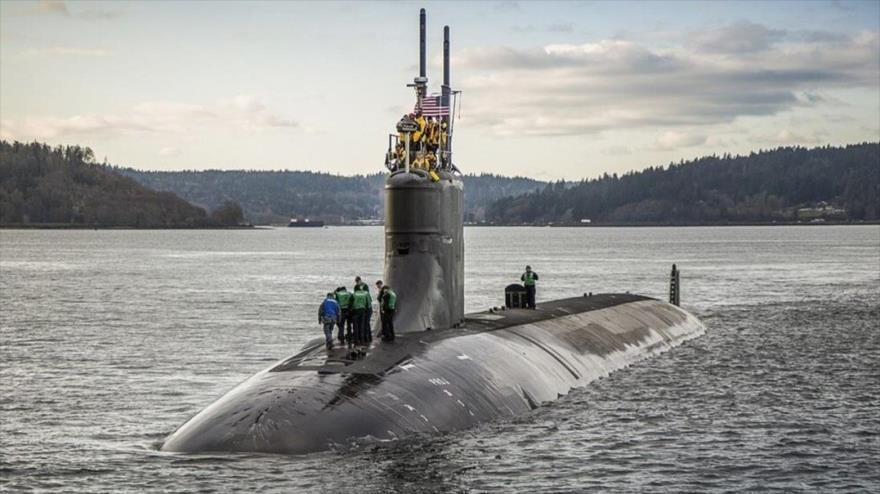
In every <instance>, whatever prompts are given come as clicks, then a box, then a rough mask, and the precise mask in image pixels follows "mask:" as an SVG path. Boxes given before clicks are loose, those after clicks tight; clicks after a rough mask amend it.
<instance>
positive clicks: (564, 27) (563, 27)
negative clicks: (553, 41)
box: [512, 22, 574, 33]
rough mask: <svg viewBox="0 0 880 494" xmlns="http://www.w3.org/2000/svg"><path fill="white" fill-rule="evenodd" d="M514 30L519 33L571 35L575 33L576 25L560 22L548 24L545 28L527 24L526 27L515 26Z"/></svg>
mask: <svg viewBox="0 0 880 494" xmlns="http://www.w3.org/2000/svg"><path fill="white" fill-rule="evenodd" d="M512 29H513V31H515V32H518V33H535V32H539V31H546V32H549V33H570V32H572V31H574V24H572V23H570V22H558V23H555V24H548V25H546V26H544V27H536V26H535V25H534V24H527V25H525V26H513V28H512Z"/></svg>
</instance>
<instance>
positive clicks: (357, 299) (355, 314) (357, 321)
mask: <svg viewBox="0 0 880 494" xmlns="http://www.w3.org/2000/svg"><path fill="white" fill-rule="evenodd" d="M358 279H360V278H358ZM372 305H373V301H372V300H370V292H369V291H367V285H366V283H360V284H358V285H357V286H355V289H354V295H353V296H352V303H351V307H352V310H351V314H352V318H353V319H354V343H355V344H357V345H362V344H364V343H366V342H367V341H369V338H368V337H367V331H368V329H367V328H368V327H369V326H368V325H367V321H366V319H367V311H368V309H369V308H370V306H372Z"/></svg>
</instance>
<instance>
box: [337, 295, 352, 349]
mask: <svg viewBox="0 0 880 494" xmlns="http://www.w3.org/2000/svg"><path fill="white" fill-rule="evenodd" d="M334 293H335V294H336V301H337V302H338V303H339V335H338V337H339V338H338V339H339V342H340V343H345V341H346V340H348V341H351V339H352V334H351V329H352V316H351V292H349V291H348V290H347V289H346V288H345V287H344V286H341V287H339V288H337V289H336V291H335V292H334Z"/></svg>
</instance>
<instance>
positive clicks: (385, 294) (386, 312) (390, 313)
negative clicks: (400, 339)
mask: <svg viewBox="0 0 880 494" xmlns="http://www.w3.org/2000/svg"><path fill="white" fill-rule="evenodd" d="M379 300H380V302H379V310H380V311H381V314H382V339H383V340H384V341H394V312H395V311H396V310H397V294H396V293H394V290H393V289H392V288H391V287H390V286H388V285H385V286H383V287H382V292H381V294H380V295H379Z"/></svg>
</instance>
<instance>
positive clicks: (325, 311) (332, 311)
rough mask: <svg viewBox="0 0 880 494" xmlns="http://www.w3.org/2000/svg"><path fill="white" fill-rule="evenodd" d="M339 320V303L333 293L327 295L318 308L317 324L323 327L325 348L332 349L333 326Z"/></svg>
mask: <svg viewBox="0 0 880 494" xmlns="http://www.w3.org/2000/svg"><path fill="white" fill-rule="evenodd" d="M338 320H339V302H337V301H336V297H335V296H334V295H333V292H330V293H328V294H327V298H325V299H324V301H323V302H321V306H320V307H319V308H318V324H323V325H324V338H325V339H326V340H327V348H333V326H335V325H336V322H337V321H338Z"/></svg>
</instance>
